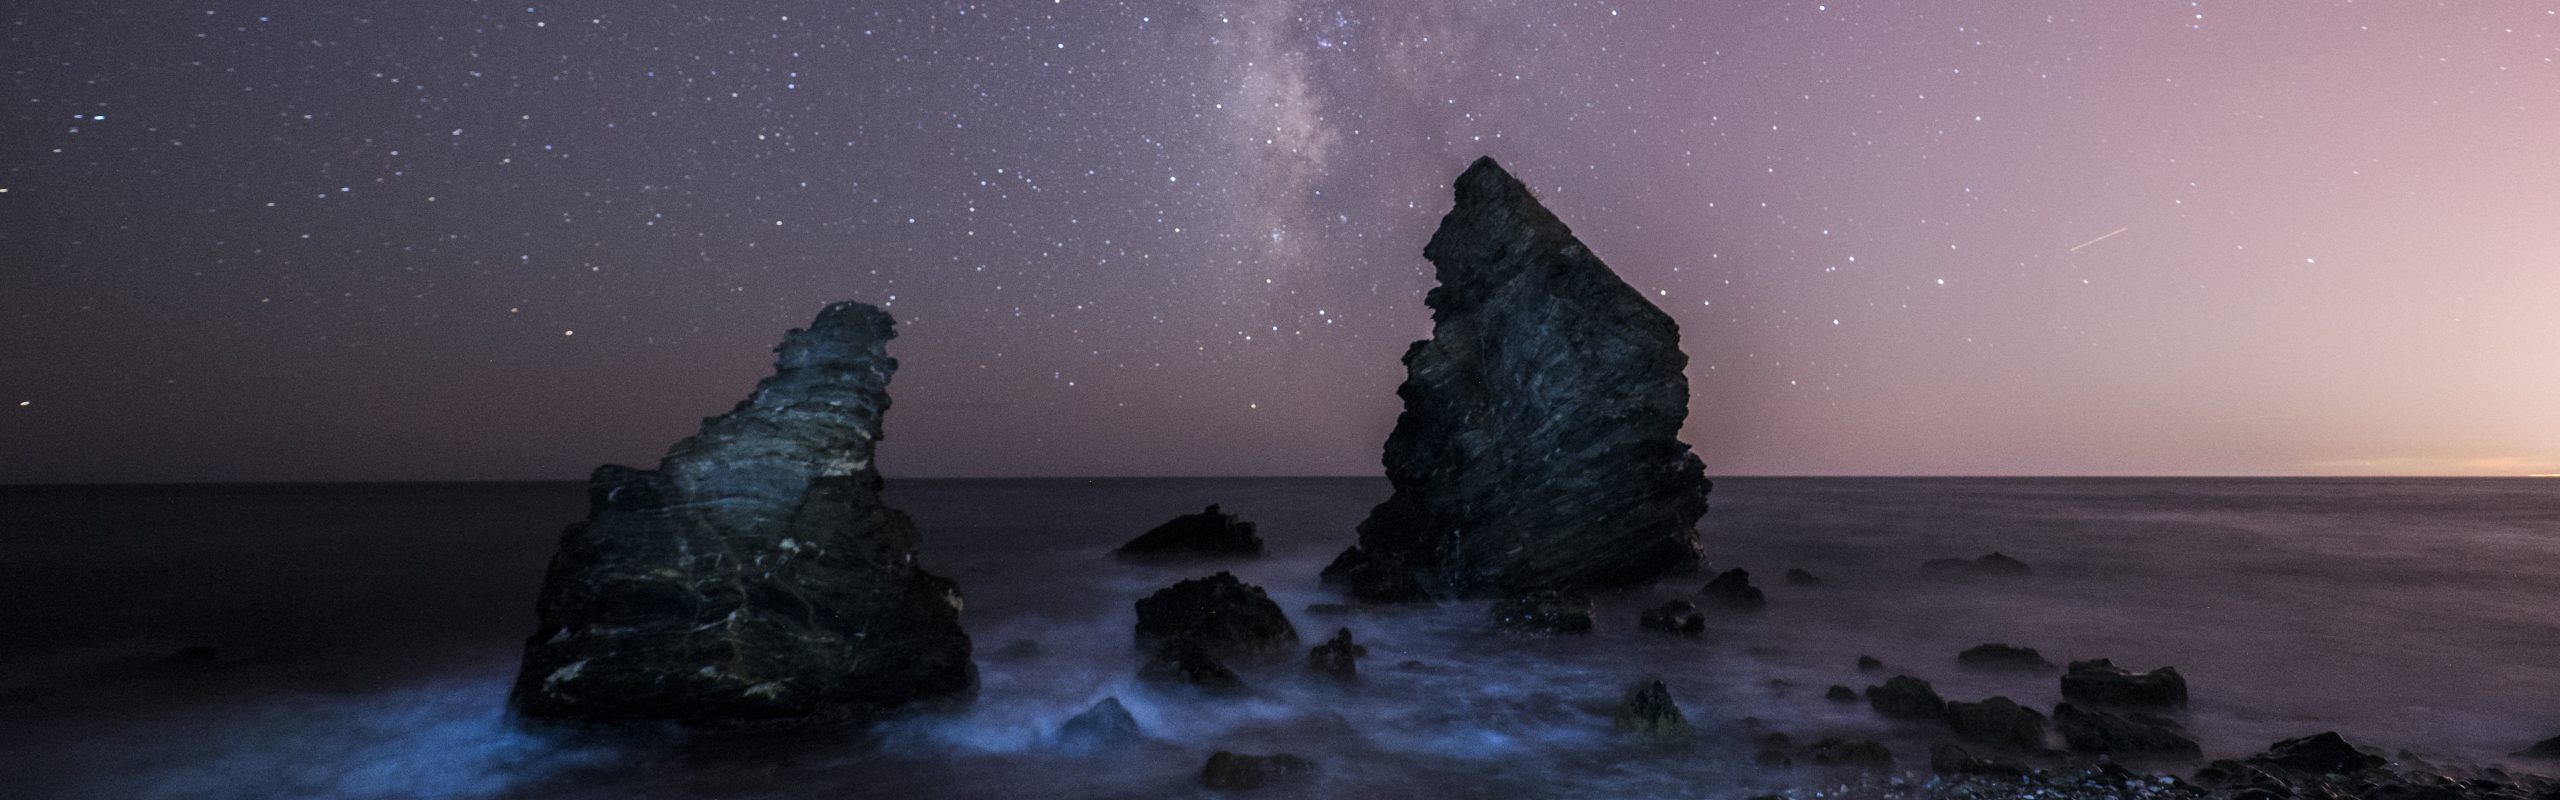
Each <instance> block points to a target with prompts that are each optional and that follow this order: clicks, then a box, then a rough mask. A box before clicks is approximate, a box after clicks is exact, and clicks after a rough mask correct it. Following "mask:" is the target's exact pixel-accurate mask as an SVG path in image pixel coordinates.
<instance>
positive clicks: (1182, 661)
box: [1138, 639, 1244, 692]
mask: <svg viewBox="0 0 2560 800" xmlns="http://www.w3.org/2000/svg"><path fill="white" fill-rule="evenodd" d="M1138 678H1139V679H1140V680H1144V681H1147V682H1149V683H1158V684H1169V685H1184V686H1197V687H1200V688H1202V689H1208V690H1211V691H1219V692H1223V691H1230V690H1234V689H1240V688H1243V687H1244V679H1242V678H1238V677H1236V672H1235V670H1233V669H1229V668H1227V663H1226V662H1224V661H1220V660H1218V655H1217V654H1216V653H1213V652H1210V651H1209V648H1208V647H1207V646H1204V645H1202V644H1200V643H1199V642H1198V641H1196V640H1192V639H1167V640H1165V641H1163V642H1162V643H1159V644H1157V645H1156V649H1155V652H1154V653H1152V654H1150V655H1149V656H1148V657H1147V661H1146V663H1145V664H1142V665H1140V666H1139V667H1138Z"/></svg>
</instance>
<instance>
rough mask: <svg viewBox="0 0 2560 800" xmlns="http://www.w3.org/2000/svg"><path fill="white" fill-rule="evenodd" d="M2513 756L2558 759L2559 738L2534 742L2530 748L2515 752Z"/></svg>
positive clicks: (2559, 749) (2559, 753) (2559, 756)
mask: <svg viewBox="0 0 2560 800" xmlns="http://www.w3.org/2000/svg"><path fill="white" fill-rule="evenodd" d="M2515 755H2516V756H2517V757H2519V758H2548V759H2560V736H2554V737H2551V738H2549V739H2544V740H2542V741H2539V742H2535V743H2533V746H2532V747H2527V748H2525V749H2522V750H2518V751H2516V752H2515Z"/></svg>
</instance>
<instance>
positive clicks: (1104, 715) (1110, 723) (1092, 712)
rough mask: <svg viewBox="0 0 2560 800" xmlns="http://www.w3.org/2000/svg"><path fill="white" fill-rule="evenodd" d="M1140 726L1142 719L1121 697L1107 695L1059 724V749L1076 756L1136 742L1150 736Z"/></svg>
mask: <svg viewBox="0 0 2560 800" xmlns="http://www.w3.org/2000/svg"><path fill="white" fill-rule="evenodd" d="M1146 738H1147V737H1146V733H1145V732H1144V731H1141V730H1139V729H1138V718H1137V717H1133V716H1130V715H1129V709H1128V707H1126V706H1123V705H1120V698H1117V697H1105V698H1102V702H1099V703H1095V704H1093V707H1092V708H1088V709H1085V710H1084V713H1081V714H1077V715H1075V716H1073V717H1070V718H1068V719H1067V722H1066V724H1064V725H1060V726H1058V749H1060V750H1064V751H1066V752H1068V753H1069V754H1072V755H1090V754H1093V753H1099V752H1102V751H1105V750H1112V749H1117V748H1121V747H1126V746H1129V745H1132V744H1136V743H1138V742H1140V741H1144V740H1145V739H1146Z"/></svg>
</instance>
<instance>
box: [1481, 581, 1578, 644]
mask: <svg viewBox="0 0 2560 800" xmlns="http://www.w3.org/2000/svg"><path fill="white" fill-rule="evenodd" d="M1493 623H1494V624H1495V625H1499V626H1502V627H1504V628H1507V629H1510V630H1514V631H1520V632H1523V633H1590V632H1591V598H1589V597H1585V596H1583V595H1582V594H1581V593H1579V592H1569V591H1558V590H1554V589H1545V590H1538V591H1529V592H1520V593H1517V594H1513V595H1511V596H1508V597H1504V598H1502V600H1501V601H1499V602H1496V603H1494V604H1493Z"/></svg>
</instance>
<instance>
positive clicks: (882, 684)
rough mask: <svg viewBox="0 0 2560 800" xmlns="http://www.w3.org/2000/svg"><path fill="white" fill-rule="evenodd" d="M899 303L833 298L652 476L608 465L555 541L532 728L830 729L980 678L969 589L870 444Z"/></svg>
mask: <svg viewBox="0 0 2560 800" xmlns="http://www.w3.org/2000/svg"><path fill="white" fill-rule="evenodd" d="M894 335H895V332H894V330H893V328H892V323H891V321H890V319H889V315H887V314H885V313H882V312H881V311H880V310H879V309H875V308H872V307H870V306H866V305H862V304H859V303H837V304H835V305H831V306H828V307H826V309H825V310H823V311H821V312H819V314H818V317H817V320H816V321H815V322H812V323H810V325H809V327H808V328H805V329H800V330H794V331H791V332H790V333H789V334H788V335H786V336H785V337H784V338H783V340H782V344H781V345H780V346H779V347H777V348H775V351H776V352H777V353H778V354H779V357H778V358H777V359H776V360H775V365H774V374H773V375H772V377H768V378H766V379H764V380H763V381H762V382H759V383H757V384H756V388H755V392H754V393H753V394H751V395H749V396H748V397H747V399H746V400H744V401H742V402H740V403H739V404H738V405H737V407H736V408H733V409H731V410H730V411H729V412H728V413H726V414H722V415H720V416H717V417H712V418H710V419H707V420H704V421H703V423H702V428H701V430H700V431H699V432H697V433H695V434H694V435H693V436H692V437H690V438H687V439H685V440H684V441H681V442H677V443H676V444H675V446H674V447H672V448H669V449H668V451H667V454H666V457H665V458H664V459H663V460H661V461H660V462H659V464H658V468H657V469H653V470H643V469H633V468H630V467H623V466H613V465H607V466H603V467H598V468H597V469H596V471H595V474H594V476H593V477H591V478H590V479H589V480H588V483H587V497H588V502H589V511H588V516H587V520H586V521H585V522H583V523H579V524H576V525H571V526H569V528H568V530H567V531H565V532H563V533H562V534H561V536H560V550H559V552H558V554H557V555H554V556H553V557H552V559H551V566H550V570H549V573H548V574H547V575H546V576H545V577H544V580H543V585H542V594H541V598H540V600H539V601H538V602H537V604H536V606H535V613H536V616H537V618H538V620H539V624H538V626H537V627H536V629H535V632H534V634H533V636H532V637H531V638H530V639H528V640H527V641H526V643H525V652H524V662H523V667H522V671H521V672H520V673H519V674H518V676H517V678H516V682H515V686H514V688H513V691H512V692H511V693H510V695H509V698H508V702H509V705H510V707H512V708H513V709H514V710H515V711H516V712H517V713H518V714H520V715H522V717H523V718H526V719H529V720H537V721H557V722H591V723H611V722H622V721H660V722H673V723H677V724H681V725H686V726H691V727H698V728H779V727H805V726H812V725H824V724H832V723H839V722H844V721H851V720H859V719H864V718H868V717H872V716H875V715H877V714H879V713H881V712H883V711H886V710H888V709H891V708H893V707H896V706H900V705H903V704H907V703H911V702H915V701H919V700H928V699H934V698H949V697H954V696H959V695H963V694H965V693H967V692H969V691H971V690H972V688H973V687H975V685H976V682H977V668H976V667H975V665H973V664H972V663H971V662H970V660H969V637H968V635H967V634H966V633H963V632H962V631H961V628H960V592H959V589H958V587H957V586H955V585H953V584H952V582H951V581H948V580H945V579H943V578H940V577H937V576H935V575H933V574H931V573H928V572H925V571H924V570H923V569H921V568H919V567H917V566H916V550H917V548H918V546H919V545H920V544H921V539H920V537H919V535H918V533H917V531H916V527H915V524H914V523H913V522H911V521H909V520H908V518H907V515H906V514H904V513H901V512H899V511H898V510H896V509H893V508H890V507H888V506H887V505H886V504H884V503H883V502H882V501H881V499H880V486H881V480H880V472H879V470H878V468H877V467H876V466H874V464H873V463H872V448H873V446H874V444H875V443H876V442H878V441H879V439H880V421H881V416H882V415H883V414H885V413H886V412H887V411H888V409H889V395H888V391H887V390H888V385H889V378H890V375H891V374H892V373H894V372H895V371H896V370H897V361H896V360H894V359H891V358H889V356H888V354H887V351H886V346H887V344H888V342H889V339H890V338H891V337H892V336H894Z"/></svg>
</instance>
